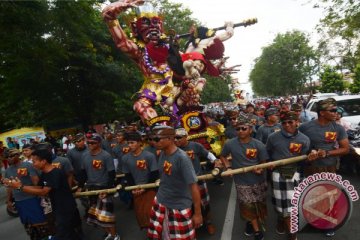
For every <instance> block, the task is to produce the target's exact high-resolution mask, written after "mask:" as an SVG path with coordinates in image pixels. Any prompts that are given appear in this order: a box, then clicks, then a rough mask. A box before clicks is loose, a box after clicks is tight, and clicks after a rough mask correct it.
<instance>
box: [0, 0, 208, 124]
mask: <svg viewBox="0 0 360 240" xmlns="http://www.w3.org/2000/svg"><path fill="white" fill-rule="evenodd" d="M102 2H103V1H96V0H88V1H60V0H58V1H45V0H36V1H2V2H0V17H1V19H2V21H1V22H0V31H1V32H2V33H3V34H2V37H1V41H0V56H1V60H2V61H1V63H0V92H1V96H2V101H1V102H0V111H1V113H2V114H0V129H3V130H4V129H8V128H15V127H24V126H45V127H51V126H59V125H64V124H67V123H80V124H82V125H83V126H84V127H87V125H88V124H94V123H103V122H106V121H109V120H113V119H119V120H132V119H133V118H136V114H135V113H134V112H133V110H132V104H133V99H132V97H133V95H134V94H135V93H136V91H137V90H138V89H139V88H140V86H141V84H142V81H143V80H142V79H143V78H142V76H141V74H140V72H139V71H138V69H137V67H136V66H135V65H134V64H133V63H132V61H129V58H128V57H127V56H125V55H124V54H122V53H121V52H120V51H119V50H118V49H116V48H115V44H114V43H113V40H112V38H111V36H110V33H109V31H108V29H107V27H106V24H105V23H104V22H103V20H102V18H101V14H100V4H101V3H102ZM158 4H160V5H159V6H160V8H161V9H162V11H163V13H164V17H165V19H164V21H165V24H166V28H170V27H171V28H174V29H175V31H176V32H177V33H184V32H187V30H188V29H189V28H190V25H191V24H192V23H193V22H196V20H193V19H192V18H191V11H190V10H189V9H183V8H181V5H179V4H172V3H169V2H168V1H167V0H162V1H158ZM208 86H211V83H209V84H208Z"/></svg>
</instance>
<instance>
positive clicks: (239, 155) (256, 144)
mask: <svg viewBox="0 0 360 240" xmlns="http://www.w3.org/2000/svg"><path fill="white" fill-rule="evenodd" d="M229 154H231V156H232V160H231V167H232V168H233V169H236V168H241V167H247V166H253V165H256V164H259V163H260V162H261V161H266V160H267V159H269V157H268V154H267V151H266V148H265V145H264V144H263V143H262V142H260V141H259V140H257V139H254V138H252V139H251V141H250V142H248V143H241V142H240V141H239V139H238V138H233V139H230V140H228V141H227V142H226V143H225V144H224V147H223V150H222V152H221V156H223V157H227V156H228V155H229ZM234 181H235V184H239V185H253V184H256V183H260V182H263V181H265V171H264V173H263V174H256V173H253V172H248V173H241V174H236V175H234Z"/></svg>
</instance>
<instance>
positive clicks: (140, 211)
mask: <svg viewBox="0 0 360 240" xmlns="http://www.w3.org/2000/svg"><path fill="white" fill-rule="evenodd" d="M125 136H126V140H127V142H128V144H129V147H130V153H128V154H126V155H124V156H123V159H122V162H123V169H122V172H123V173H124V174H125V178H126V180H127V183H128V185H139V184H146V183H152V182H155V181H156V180H158V178H159V171H158V165H157V161H156V158H155V155H154V154H152V153H150V152H147V151H144V150H143V149H142V139H141V134H140V133H139V132H137V131H136V132H129V133H126V135H125ZM132 194H133V196H134V210H135V214H136V219H137V222H138V224H139V227H140V228H142V229H143V228H147V227H149V221H150V210H151V206H152V201H153V200H154V197H155V194H156V192H155V190H154V189H143V188H139V189H135V190H132Z"/></svg>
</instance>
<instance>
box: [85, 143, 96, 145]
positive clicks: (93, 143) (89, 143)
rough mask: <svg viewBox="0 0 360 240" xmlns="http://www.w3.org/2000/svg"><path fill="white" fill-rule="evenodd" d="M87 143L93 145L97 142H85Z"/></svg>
mask: <svg viewBox="0 0 360 240" xmlns="http://www.w3.org/2000/svg"><path fill="white" fill-rule="evenodd" d="M86 143H87V144H88V145H95V144H97V143H98V142H86Z"/></svg>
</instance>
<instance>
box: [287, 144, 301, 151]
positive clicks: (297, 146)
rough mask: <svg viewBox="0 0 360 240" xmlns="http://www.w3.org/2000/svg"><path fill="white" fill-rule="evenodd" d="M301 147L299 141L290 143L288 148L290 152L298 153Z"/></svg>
mask: <svg viewBox="0 0 360 240" xmlns="http://www.w3.org/2000/svg"><path fill="white" fill-rule="evenodd" d="M301 148H302V144H301V143H290V146H289V150H290V152H291V153H300V152H301Z"/></svg>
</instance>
